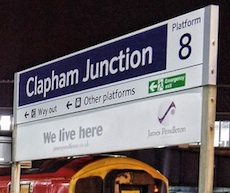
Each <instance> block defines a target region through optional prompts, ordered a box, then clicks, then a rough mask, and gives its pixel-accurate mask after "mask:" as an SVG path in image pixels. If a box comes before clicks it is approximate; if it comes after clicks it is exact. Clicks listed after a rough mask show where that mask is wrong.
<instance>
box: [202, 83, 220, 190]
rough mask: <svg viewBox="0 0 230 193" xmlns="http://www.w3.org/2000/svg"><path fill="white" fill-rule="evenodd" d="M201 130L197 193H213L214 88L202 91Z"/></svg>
mask: <svg viewBox="0 0 230 193" xmlns="http://www.w3.org/2000/svg"><path fill="white" fill-rule="evenodd" d="M202 111H203V118H202V122H203V124H202V125H203V128H202V131H201V148H200V170H199V193H213V174H214V132H215V114H216V86H215V85H212V86H205V87H204V90H203V110H202Z"/></svg>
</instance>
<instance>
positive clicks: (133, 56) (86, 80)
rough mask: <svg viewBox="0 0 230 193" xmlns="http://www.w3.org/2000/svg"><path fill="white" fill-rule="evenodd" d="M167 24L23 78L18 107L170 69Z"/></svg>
mask: <svg viewBox="0 0 230 193" xmlns="http://www.w3.org/2000/svg"><path fill="white" fill-rule="evenodd" d="M166 48H167V24H165V25H162V26H160V27H157V28H154V29H150V30H148V31H144V32H141V33H138V34H134V35H132V36H128V37H124V38H122V39H118V40H117V41H111V42H110V43H107V44H101V46H98V47H94V48H91V49H87V50H86V51H84V52H79V53H76V54H74V55H70V56H69V57H66V58H63V59H60V60H55V61H53V62H50V63H49V64H47V65H42V66H38V67H37V68H34V69H32V70H29V71H24V72H22V73H20V74H19V100H18V107H20V106H24V105H27V104H32V103H36V102H41V101H44V100H47V99H52V98H55V97H59V96H63V95H67V94H71V93H75V92H79V91H83V90H87V89H90V88H95V87H99V86H102V85H107V84H111V83H115V82H118V81H122V80H126V79H130V78H134V77H138V76H142V75H145V74H149V73H153V72H157V71H161V70H165V69H166Z"/></svg>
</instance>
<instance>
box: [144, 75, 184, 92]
mask: <svg viewBox="0 0 230 193" xmlns="http://www.w3.org/2000/svg"><path fill="white" fill-rule="evenodd" d="M185 81H186V74H179V75H176V76H170V77H166V78H162V79H158V80H153V81H149V87H148V88H149V93H154V92H159V91H163V90H169V89H173V88H178V87H183V86H185Z"/></svg>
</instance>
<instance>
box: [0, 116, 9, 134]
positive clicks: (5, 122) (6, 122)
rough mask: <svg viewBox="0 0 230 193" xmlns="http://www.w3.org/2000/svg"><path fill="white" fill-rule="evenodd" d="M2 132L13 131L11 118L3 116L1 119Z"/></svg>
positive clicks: (0, 127) (0, 128)
mask: <svg viewBox="0 0 230 193" xmlns="http://www.w3.org/2000/svg"><path fill="white" fill-rule="evenodd" d="M0 130H1V131H10V130H11V116H10V115H2V116H1V119H0Z"/></svg>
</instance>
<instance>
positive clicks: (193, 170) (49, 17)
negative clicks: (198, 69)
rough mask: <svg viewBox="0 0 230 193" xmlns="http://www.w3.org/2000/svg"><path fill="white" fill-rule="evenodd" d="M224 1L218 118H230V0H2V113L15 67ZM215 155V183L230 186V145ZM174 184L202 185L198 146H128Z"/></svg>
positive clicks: (7, 104) (9, 99)
mask: <svg viewBox="0 0 230 193" xmlns="http://www.w3.org/2000/svg"><path fill="white" fill-rule="evenodd" d="M209 4H216V5H219V7H220V21H219V22H220V23H219V25H220V26H219V51H218V81H217V86H218V95H217V110H216V111H217V120H230V78H229V76H230V73H229V71H230V51H229V50H230V25H229V24H230V22H229V21H230V1H229V0H212V1H211V0H120V1H119V0H116V1H115V0H104V1H101V0H91V1H89V0H82V1H81V0H78V1H77V0H76V1H70V0H55V1H53V0H48V1H47V0H46V1H32V0H23V1H19V0H16V1H12V0H8V1H1V2H0V26H1V27H0V66H1V70H0V114H5V113H9V114H11V113H12V108H13V79H14V73H15V72H17V71H21V70H23V69H27V68H29V67H32V66H36V65H38V64H41V63H44V62H47V61H50V60H53V59H55V58H59V57H61V56H64V55H67V54H70V53H73V52H76V51H79V50H81V49H83V48H87V47H90V46H93V45H96V44H98V43H101V42H104V41H107V40H110V39H113V38H115V37H119V36H121V35H124V34H127V33H130V32H133V31H135V30H138V29H141V28H144V27H147V26H150V25H153V24H156V23H158V22H161V21H164V20H167V19H170V18H172V17H175V16H178V15H181V14H184V13H187V12H190V11H193V10H195V9H198V8H201V7H204V6H207V5H209ZM223 152H224V153H222V150H219V151H218V152H217V151H216V155H215V180H214V185H215V186H229V179H230V177H229V174H230V169H229V168H230V167H227V166H228V165H229V153H227V152H229V151H223ZM127 155H129V156H131V157H138V158H139V159H143V160H144V161H145V162H147V163H150V164H151V165H154V166H155V167H156V168H158V169H159V170H160V171H162V172H163V173H164V174H165V175H166V176H167V177H168V178H169V180H170V183H171V185H185V186H186V185H190V186H197V179H198V178H197V176H198V167H199V166H198V162H199V150H197V149H194V148H193V149H178V148H174V147H171V148H166V149H150V150H143V151H133V152H127Z"/></svg>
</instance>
